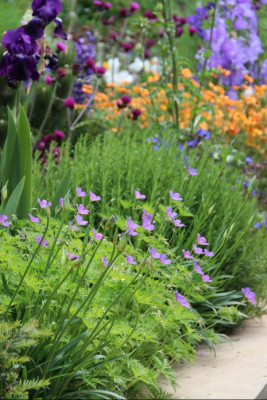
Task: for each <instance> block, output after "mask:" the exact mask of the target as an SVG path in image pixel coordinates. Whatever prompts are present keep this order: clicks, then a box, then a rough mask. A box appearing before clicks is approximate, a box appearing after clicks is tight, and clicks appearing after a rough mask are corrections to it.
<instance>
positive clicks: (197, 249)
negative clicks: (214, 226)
mask: <svg viewBox="0 0 267 400" xmlns="http://www.w3.org/2000/svg"><path fill="white" fill-rule="evenodd" d="M193 249H194V252H195V253H196V254H203V253H204V252H203V250H202V248H201V247H197V246H196V245H195V244H193Z"/></svg>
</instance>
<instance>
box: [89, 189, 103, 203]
mask: <svg viewBox="0 0 267 400" xmlns="http://www.w3.org/2000/svg"><path fill="white" fill-rule="evenodd" d="M89 194H90V200H91V201H99V200H101V196H97V195H96V194H94V193H93V192H91V191H90V192H89Z"/></svg>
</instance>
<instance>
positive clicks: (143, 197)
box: [134, 190, 146, 200]
mask: <svg viewBox="0 0 267 400" xmlns="http://www.w3.org/2000/svg"><path fill="white" fill-rule="evenodd" d="M134 194H135V197H136V199H138V200H141V199H145V198H146V195H145V194H141V193H140V192H138V190H135V191H134Z"/></svg>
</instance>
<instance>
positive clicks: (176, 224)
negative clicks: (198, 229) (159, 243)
mask: <svg viewBox="0 0 267 400" xmlns="http://www.w3.org/2000/svg"><path fill="white" fill-rule="evenodd" d="M173 223H174V225H175V226H179V227H181V228H182V227H183V226H185V224H182V222H181V220H180V219H174V218H173Z"/></svg>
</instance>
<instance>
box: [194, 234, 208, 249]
mask: <svg viewBox="0 0 267 400" xmlns="http://www.w3.org/2000/svg"><path fill="white" fill-rule="evenodd" d="M197 242H198V244H201V245H202V246H208V245H209V243H207V239H206V238H205V237H204V236H200V234H199V233H198V234H197Z"/></svg>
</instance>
